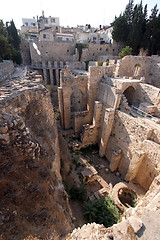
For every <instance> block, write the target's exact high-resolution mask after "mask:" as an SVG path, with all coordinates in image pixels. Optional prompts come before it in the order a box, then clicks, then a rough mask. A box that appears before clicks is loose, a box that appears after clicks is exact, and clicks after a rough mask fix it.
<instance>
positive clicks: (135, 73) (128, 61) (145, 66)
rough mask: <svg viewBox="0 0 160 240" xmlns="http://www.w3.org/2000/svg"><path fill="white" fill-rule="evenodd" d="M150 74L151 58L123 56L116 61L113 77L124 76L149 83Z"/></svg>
mask: <svg viewBox="0 0 160 240" xmlns="http://www.w3.org/2000/svg"><path fill="white" fill-rule="evenodd" d="M151 73H152V57H140V56H125V57H124V58H122V59H121V60H118V63H117V67H116V72H115V76H116V77H117V76H120V77H123V76H126V77H128V78H129V77H134V78H138V79H140V78H141V77H144V78H145V82H146V83H148V82H150V76H151Z"/></svg>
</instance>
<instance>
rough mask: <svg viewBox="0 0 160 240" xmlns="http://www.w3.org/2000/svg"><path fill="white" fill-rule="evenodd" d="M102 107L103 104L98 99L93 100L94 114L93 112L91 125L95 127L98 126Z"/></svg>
mask: <svg viewBox="0 0 160 240" xmlns="http://www.w3.org/2000/svg"><path fill="white" fill-rule="evenodd" d="M102 108H103V104H102V103H101V102H99V101H95V105H94V114H93V126H95V127H99V126H100V120H101V114H102Z"/></svg>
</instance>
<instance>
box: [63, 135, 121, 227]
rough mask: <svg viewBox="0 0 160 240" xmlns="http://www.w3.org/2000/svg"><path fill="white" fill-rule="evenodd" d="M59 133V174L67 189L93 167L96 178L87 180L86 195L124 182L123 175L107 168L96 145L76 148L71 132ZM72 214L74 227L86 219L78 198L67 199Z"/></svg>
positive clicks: (106, 162)
mask: <svg viewBox="0 0 160 240" xmlns="http://www.w3.org/2000/svg"><path fill="white" fill-rule="evenodd" d="M63 133H64V132H61V134H60V149H61V162H62V168H61V174H62V178H63V181H64V185H65V187H66V188H67V189H69V188H70V187H71V186H73V185H76V186H80V183H81V181H82V174H81V173H82V172H83V171H84V169H85V168H88V167H90V166H92V167H94V169H95V170H96V171H97V173H98V175H97V180H95V181H93V182H89V183H87V185H86V188H87V197H90V196H92V195H93V194H94V193H95V192H97V191H99V190H100V189H102V188H104V189H107V192H106V194H105V196H107V195H108V194H109V192H110V191H112V188H113V187H114V186H115V185H116V184H117V183H120V182H124V179H123V177H122V176H121V175H120V173H119V172H118V173H117V172H114V173H112V172H111V171H110V169H109V162H108V161H107V159H106V158H105V157H102V158H101V157H100V156H99V154H98V146H91V147H88V148H85V149H81V150H76V149H75V148H74V146H75V145H76V141H77V140H76V139H75V138H74V136H73V135H71V133H69V135H63ZM69 201H70V207H71V210H72V214H73V219H74V224H75V227H80V226H82V225H83V224H85V223H87V221H86V220H85V219H84V217H83V202H81V201H79V200H71V199H70V200H69Z"/></svg>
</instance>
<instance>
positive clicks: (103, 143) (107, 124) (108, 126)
mask: <svg viewBox="0 0 160 240" xmlns="http://www.w3.org/2000/svg"><path fill="white" fill-rule="evenodd" d="M114 114H115V111H114V109H113V108H106V109H105V114H104V121H103V126H102V135H101V139H100V147H99V155H100V156H101V157H103V156H104V155H105V151H106V147H107V144H108V139H109V136H110V134H111V131H112V126H113V122H114Z"/></svg>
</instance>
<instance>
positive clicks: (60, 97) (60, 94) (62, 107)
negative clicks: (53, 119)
mask: <svg viewBox="0 0 160 240" xmlns="http://www.w3.org/2000/svg"><path fill="white" fill-rule="evenodd" d="M58 103H59V111H60V114H61V126H62V128H64V104H63V89H62V87H58Z"/></svg>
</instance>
